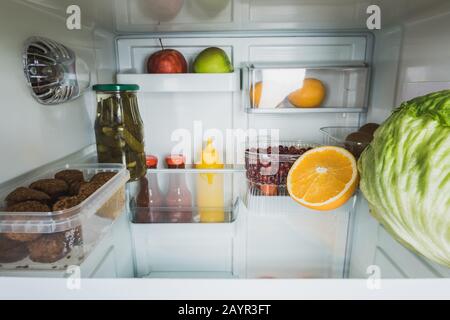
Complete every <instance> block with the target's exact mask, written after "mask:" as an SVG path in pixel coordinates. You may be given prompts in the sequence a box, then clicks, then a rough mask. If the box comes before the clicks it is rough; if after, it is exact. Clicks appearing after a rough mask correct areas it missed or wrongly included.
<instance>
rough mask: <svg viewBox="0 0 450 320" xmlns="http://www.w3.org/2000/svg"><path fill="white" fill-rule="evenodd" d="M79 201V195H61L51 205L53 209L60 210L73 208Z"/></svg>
mask: <svg viewBox="0 0 450 320" xmlns="http://www.w3.org/2000/svg"><path fill="white" fill-rule="evenodd" d="M80 203H81V200H80V198H79V197H77V196H74V197H63V198H60V199H59V200H58V201H57V202H55V204H54V205H53V211H61V210H66V209H70V208H73V207H75V206H77V205H79V204H80Z"/></svg>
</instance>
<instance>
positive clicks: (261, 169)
mask: <svg viewBox="0 0 450 320" xmlns="http://www.w3.org/2000/svg"><path fill="white" fill-rule="evenodd" d="M318 146H319V145H318V144H314V143H307V142H302V141H277V142H267V141H265V140H262V141H259V142H249V143H248V146H247V149H246V151H245V169H246V171H247V181H248V186H249V191H250V192H253V193H255V194H260V195H264V196H285V195H287V192H286V182H287V176H288V173H289V170H290V169H291V167H292V165H293V164H294V162H295V161H296V160H297V159H298V158H299V157H300V156H301V155H302V154H304V153H305V152H306V151H308V150H310V149H313V148H315V147H318Z"/></svg>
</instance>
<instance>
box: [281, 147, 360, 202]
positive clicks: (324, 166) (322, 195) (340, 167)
mask: <svg viewBox="0 0 450 320" xmlns="http://www.w3.org/2000/svg"><path fill="white" fill-rule="evenodd" d="M357 185H358V170H357V168H356V160H355V157H354V156H353V155H352V154H351V153H350V152H348V151H347V150H345V149H343V148H339V147H331V146H327V147H320V148H315V149H312V150H310V151H308V152H306V153H304V154H303V155H302V156H301V157H300V158H299V159H298V160H297V161H296V162H295V163H294V165H293V166H292V168H291V170H290V171H289V174H288V178H287V187H288V192H289V195H290V196H291V197H292V198H293V199H294V200H295V201H297V202H298V203H299V204H301V205H303V206H305V207H307V208H310V209H315V210H321V211H326V210H333V209H336V208H338V207H340V206H342V205H343V204H345V203H346V202H347V201H348V200H349V199H350V198H351V197H352V195H353V194H354V192H355V190H356V187H357Z"/></svg>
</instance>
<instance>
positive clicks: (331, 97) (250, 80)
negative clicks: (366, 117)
mask: <svg viewBox="0 0 450 320" xmlns="http://www.w3.org/2000/svg"><path fill="white" fill-rule="evenodd" d="M244 77H246V78H244V85H246V86H247V88H246V90H244V95H245V96H244V101H245V102H246V104H247V107H248V109H285V108H290V109H308V110H311V109H317V108H324V109H325V108H327V109H337V108H349V109H350V108H357V109H364V108H366V104H367V93H368V90H367V88H368V79H369V68H368V67H367V66H366V65H365V64H364V63H354V62H353V63H348V64H342V63H329V64H326V63H323V64H322V65H314V64H301V63H299V64H295V65H292V64H289V65H286V64H281V63H280V64H271V65H269V64H252V65H250V66H248V67H247V68H246V72H245V73H244Z"/></svg>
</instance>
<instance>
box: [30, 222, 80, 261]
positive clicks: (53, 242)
mask: <svg viewBox="0 0 450 320" xmlns="http://www.w3.org/2000/svg"><path fill="white" fill-rule="evenodd" d="M74 234H75V233H74V231H73V230H71V231H67V232H58V233H53V234H45V235H43V236H41V237H40V238H39V239H37V240H35V241H32V242H29V243H28V250H29V251H30V259H31V260H32V261H34V262H39V263H53V262H56V261H58V260H61V259H62V258H64V257H65V256H66V255H67V254H69V252H70V251H71V249H72V248H73V246H74V243H75V236H74Z"/></svg>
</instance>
